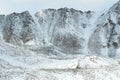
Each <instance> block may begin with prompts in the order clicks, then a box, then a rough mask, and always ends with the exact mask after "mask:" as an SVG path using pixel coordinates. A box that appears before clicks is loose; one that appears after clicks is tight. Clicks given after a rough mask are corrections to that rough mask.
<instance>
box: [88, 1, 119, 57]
mask: <svg viewBox="0 0 120 80" xmlns="http://www.w3.org/2000/svg"><path fill="white" fill-rule="evenodd" d="M119 7H120V2H117V3H116V4H115V5H113V6H112V7H111V8H110V9H109V10H108V11H106V12H105V13H103V14H102V15H101V16H100V17H99V18H98V20H97V24H96V27H97V29H96V30H95V31H94V32H93V35H91V38H90V40H89V44H88V45H89V49H90V50H91V52H92V53H93V54H96V53H97V54H99V55H106V56H109V57H115V56H116V54H117V53H116V50H117V49H118V48H119V47H120V24H119V21H120V13H119V12H120V11H119Z"/></svg>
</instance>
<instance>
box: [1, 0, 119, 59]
mask: <svg viewBox="0 0 120 80" xmlns="http://www.w3.org/2000/svg"><path fill="white" fill-rule="evenodd" d="M0 23H1V30H2V37H3V39H4V41H6V42H9V43H12V44H26V43H28V42H30V41H33V42H34V43H37V42H39V43H40V44H42V46H44V45H48V44H52V45H53V46H54V47H57V48H58V49H59V50H60V51H61V52H64V53H69V54H70V53H71V54H76V53H77V54H97V55H104V56H109V57H114V56H116V54H118V52H117V51H116V50H117V49H119V46H120V2H117V3H116V4H115V5H113V6H112V7H111V8H110V9H109V10H106V11H105V12H100V13H99V14H98V13H97V12H93V11H86V12H82V11H80V10H75V9H73V8H71V9H69V8H60V9H46V10H43V11H41V12H37V13H36V14H35V16H31V15H30V13H29V12H27V11H25V12H22V13H12V14H10V15H6V16H2V15H1V16H0Z"/></svg>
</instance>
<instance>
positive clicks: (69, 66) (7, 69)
mask: <svg viewBox="0 0 120 80" xmlns="http://www.w3.org/2000/svg"><path fill="white" fill-rule="evenodd" d="M34 48H35V47H34ZM31 49H33V48H32V47H29V48H28V47H25V46H21V47H18V46H13V45H10V44H7V43H2V42H1V44H0V80H120V60H119V59H112V58H105V57H98V56H85V55H67V54H66V55H65V54H64V55H62V54H60V55H59V57H58V55H55V54H52V55H51V54H50V53H49V54H46V55H44V54H42V53H40V52H39V53H38V52H35V51H34V50H31ZM36 49H37V48H36ZM39 50H40V49H39Z"/></svg>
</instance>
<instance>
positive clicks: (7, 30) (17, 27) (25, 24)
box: [3, 11, 36, 44]
mask: <svg viewBox="0 0 120 80" xmlns="http://www.w3.org/2000/svg"><path fill="white" fill-rule="evenodd" d="M35 26H36V25H35V22H34V20H33V18H32V16H31V15H30V13H29V12H28V11H25V12H22V13H12V14H10V15H7V16H5V20H4V24H3V39H4V40H5V41H6V42H9V43H13V44H23V43H26V42H28V41H30V40H32V39H34V34H33V29H34V27H35Z"/></svg>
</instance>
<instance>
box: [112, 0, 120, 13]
mask: <svg viewBox="0 0 120 80" xmlns="http://www.w3.org/2000/svg"><path fill="white" fill-rule="evenodd" d="M110 11H112V12H116V13H118V14H120V0H119V1H118V2H117V3H115V4H114V5H113V6H112V7H111V8H110Z"/></svg>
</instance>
